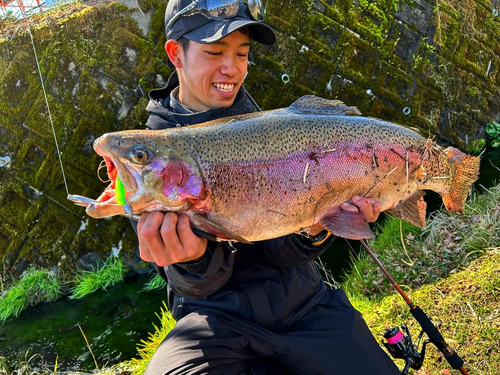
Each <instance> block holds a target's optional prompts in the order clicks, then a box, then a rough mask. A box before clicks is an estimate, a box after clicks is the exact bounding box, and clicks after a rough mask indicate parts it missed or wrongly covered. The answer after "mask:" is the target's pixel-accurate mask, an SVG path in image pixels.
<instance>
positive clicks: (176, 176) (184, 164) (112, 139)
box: [87, 130, 205, 218]
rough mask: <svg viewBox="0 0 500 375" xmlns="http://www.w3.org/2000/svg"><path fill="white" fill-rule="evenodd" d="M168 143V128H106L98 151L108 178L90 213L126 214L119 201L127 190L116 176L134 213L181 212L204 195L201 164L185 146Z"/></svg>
mask: <svg viewBox="0 0 500 375" xmlns="http://www.w3.org/2000/svg"><path fill="white" fill-rule="evenodd" d="M155 132H156V134H155ZM169 143H170V142H169V138H168V136H166V135H165V132H163V133H162V134H160V133H158V131H153V130H130V131H122V132H115V133H107V134H104V135H103V136H101V137H99V138H98V139H96V141H95V142H94V150H95V151H96V153H97V154H98V155H100V156H102V157H103V159H104V161H105V163H106V167H107V173H108V177H109V180H110V183H109V185H108V187H107V188H106V189H105V190H104V192H103V193H102V194H101V196H100V197H99V198H98V199H97V203H96V204H93V205H90V206H88V207H87V213H88V214H89V215H90V216H92V217H95V218H100V217H108V216H114V215H121V214H124V213H125V207H124V205H123V204H120V203H119V201H118V200H117V196H118V195H120V194H123V192H120V191H119V190H120V188H118V187H117V186H118V184H117V176H119V179H120V181H121V183H122V184H123V187H124V191H125V193H124V195H125V200H126V204H127V206H128V207H129V208H130V207H131V208H132V213H133V214H140V213H142V212H144V211H181V210H183V209H187V208H189V206H191V205H193V204H195V203H196V202H199V201H201V200H203V199H204V195H205V193H204V189H203V184H202V179H201V175H200V173H199V168H198V167H197V165H196V163H195V162H194V160H193V159H192V158H191V157H189V155H187V153H185V152H184V151H183V149H182V148H181V149H180V150H179V149H174V148H173V147H171V145H169Z"/></svg>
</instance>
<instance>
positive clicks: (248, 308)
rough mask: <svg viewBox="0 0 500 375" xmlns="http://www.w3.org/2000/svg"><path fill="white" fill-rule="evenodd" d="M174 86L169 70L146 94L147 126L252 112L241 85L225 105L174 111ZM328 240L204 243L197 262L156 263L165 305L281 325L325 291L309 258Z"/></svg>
mask: <svg viewBox="0 0 500 375" xmlns="http://www.w3.org/2000/svg"><path fill="white" fill-rule="evenodd" d="M177 85H178V79H177V75H176V73H174V74H173V75H172V76H171V77H170V79H169V81H168V84H167V87H165V88H163V89H157V90H153V91H151V92H150V93H149V97H150V99H151V100H150V102H149V104H148V106H147V111H148V112H149V113H150V117H149V119H148V122H147V126H148V128H150V129H154V130H157V129H165V128H169V127H175V126H182V125H191V124H197V123H201V122H205V121H209V120H213V119H217V118H222V117H227V116H232V115H238V114H243V113H249V112H253V107H252V104H251V102H250V101H249V99H248V98H247V96H246V95H247V94H246V91H245V88H244V87H243V86H242V87H241V89H240V91H239V92H238V94H237V96H236V99H235V101H234V104H233V105H232V106H231V107H230V108H227V109H225V108H219V109H213V110H208V111H205V112H201V113H196V114H192V115H186V114H178V113H174V112H172V109H171V108H170V105H169V103H170V92H171V91H172V90H173V89H174V88H175V87H176V86H177ZM331 241H332V240H331V239H329V240H327V241H326V242H325V243H324V244H323V245H322V246H320V247H313V246H312V245H311V243H310V241H309V240H308V239H306V238H304V237H302V236H299V235H295V234H292V235H289V236H285V237H280V238H276V239H272V240H267V241H260V242H256V243H254V244H253V245H246V244H241V243H236V244H234V246H230V244H228V243H227V242H223V243H211V242H209V244H208V247H207V251H206V253H205V255H204V256H203V257H202V258H201V259H199V260H197V261H196V262H188V263H178V264H174V265H170V266H166V267H158V266H157V267H156V268H157V270H158V272H159V273H160V275H161V276H162V277H163V278H164V279H165V280H166V281H167V284H168V305H169V308H170V310H171V312H172V314H173V316H174V318H175V319H177V320H179V319H181V318H182V317H183V316H185V315H186V314H188V313H190V312H192V311H195V310H197V309H200V308H209V309H210V308H213V309H214V310H216V311H217V310H222V311H226V312H228V313H230V314H232V315H238V316H241V317H242V318H243V319H249V320H251V321H254V322H256V323H258V324H260V325H261V326H263V327H266V328H269V329H273V330H280V328H283V329H284V328H286V327H289V326H290V325H292V324H293V323H294V322H295V321H297V319H300V317H302V316H303V315H304V314H305V313H306V312H307V311H308V310H309V309H310V308H311V307H312V306H314V305H315V304H316V303H317V302H318V301H319V300H320V299H321V298H322V297H323V295H324V293H325V292H326V287H325V285H324V283H323V281H322V279H321V277H320V275H319V272H318V269H317V267H316V265H315V264H314V262H313V259H315V258H317V257H318V256H319V255H320V254H321V253H323V252H324V251H325V250H326V248H327V247H328V246H329V245H330V244H331Z"/></svg>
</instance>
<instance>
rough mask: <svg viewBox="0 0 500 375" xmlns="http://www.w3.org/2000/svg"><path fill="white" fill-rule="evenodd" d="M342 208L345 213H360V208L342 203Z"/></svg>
mask: <svg viewBox="0 0 500 375" xmlns="http://www.w3.org/2000/svg"><path fill="white" fill-rule="evenodd" d="M340 208H341V209H342V210H344V211H351V212H358V211H359V210H358V208H357V207H356V206H354V205H352V204H349V203H347V202H346V203H342V204H341V205H340Z"/></svg>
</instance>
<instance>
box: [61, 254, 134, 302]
mask: <svg viewBox="0 0 500 375" xmlns="http://www.w3.org/2000/svg"><path fill="white" fill-rule="evenodd" d="M125 272H126V267H125V265H124V264H123V262H122V260H121V259H120V258H115V257H109V258H108V260H106V261H105V262H104V263H103V264H102V266H101V267H98V268H97V269H95V270H92V271H87V270H80V271H79V272H78V273H77V275H76V277H75V280H74V281H73V282H72V283H74V284H76V285H75V287H73V288H71V290H70V292H71V295H70V297H69V298H70V299H80V298H83V297H85V296H86V295H87V294H90V293H93V292H95V291H97V290H98V289H106V288H108V287H110V286H113V285H115V284H117V283H118V282H120V281H122V280H123V276H124V275H125Z"/></svg>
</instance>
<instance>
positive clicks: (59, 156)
mask: <svg viewBox="0 0 500 375" xmlns="http://www.w3.org/2000/svg"><path fill="white" fill-rule="evenodd" d="M21 11H22V13H23V15H24V18H25V19H26V24H27V25H28V34H29V35H30V39H31V45H32V46H33V53H34V54H35V61H36V67H37V68H38V75H39V77H40V83H41V84H42V90H43V96H44V97H45V104H46V105H47V111H48V113H49V120H50V126H51V128H52V134H53V136H54V142H55V144H56V150H57V156H58V158H59V165H60V166H61V172H62V176H63V181H64V187H65V188H66V194H67V195H70V194H69V189H68V183H67V182H66V174H65V173H64V167H63V163H62V158H61V152H60V151H59V143H58V142H57V136H56V131H55V128H54V122H53V121H52V114H51V113H50V106H49V100H48V99H47V92H46V91H45V84H44V83H43V77H42V71H41V70H40V63H39V62H38V55H37V53H36V48H35V41H34V40H33V34H31V27H30V22H29V17H28V16H27V15H26V13H25V12H24V10H23V9H22V8H21Z"/></svg>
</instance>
